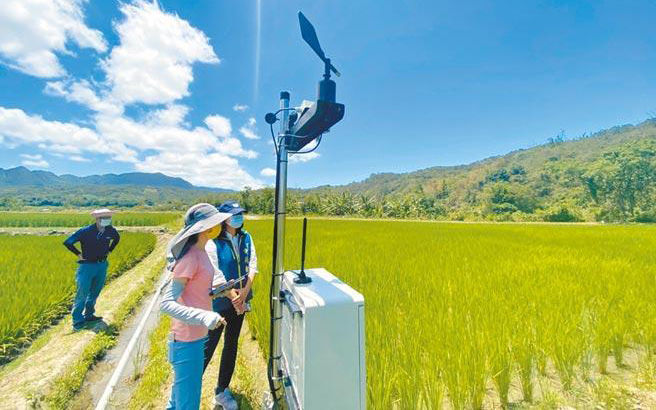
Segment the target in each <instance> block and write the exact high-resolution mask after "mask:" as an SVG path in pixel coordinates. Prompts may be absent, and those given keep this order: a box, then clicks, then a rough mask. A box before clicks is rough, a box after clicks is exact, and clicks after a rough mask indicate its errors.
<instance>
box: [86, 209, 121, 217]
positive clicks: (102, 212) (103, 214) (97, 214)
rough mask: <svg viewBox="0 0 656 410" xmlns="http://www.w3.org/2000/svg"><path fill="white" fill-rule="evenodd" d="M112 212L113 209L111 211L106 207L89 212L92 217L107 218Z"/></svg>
mask: <svg viewBox="0 0 656 410" xmlns="http://www.w3.org/2000/svg"><path fill="white" fill-rule="evenodd" d="M114 213H115V211H112V210H110V209H107V208H103V209H96V210H94V211H93V212H91V216H93V217H94V218H109V217H111V216H112V215H113V214H114Z"/></svg>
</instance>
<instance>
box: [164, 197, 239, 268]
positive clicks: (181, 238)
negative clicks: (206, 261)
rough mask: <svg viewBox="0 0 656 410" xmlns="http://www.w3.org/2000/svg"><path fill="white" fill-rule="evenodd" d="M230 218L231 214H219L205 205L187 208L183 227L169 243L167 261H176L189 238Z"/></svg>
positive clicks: (211, 207)
mask: <svg viewBox="0 0 656 410" xmlns="http://www.w3.org/2000/svg"><path fill="white" fill-rule="evenodd" d="M231 216H232V214H229V213H227V212H219V211H218V210H217V209H216V208H215V207H214V206H212V205H210V204H206V203H201V204H196V205H194V206H192V207H191V208H189V210H188V211H187V213H186V214H185V220H184V222H185V224H184V227H183V228H182V229H181V230H180V231H179V232H178V233H177V234H176V235H175V236H174V237H173V239H171V240H170V241H169V244H168V246H167V249H166V256H167V259H169V261H170V262H172V261H175V260H178V259H179V258H180V256H181V255H180V253H181V252H182V250H183V249H184V246H185V244H186V243H187V239H189V237H190V236H192V235H195V234H198V233H201V232H203V231H206V230H208V229H210V228H212V227H214V226H216V225H219V224H220V223H221V222H223V221H225V220H226V219H228V218H230V217H231ZM171 259H172V260H171Z"/></svg>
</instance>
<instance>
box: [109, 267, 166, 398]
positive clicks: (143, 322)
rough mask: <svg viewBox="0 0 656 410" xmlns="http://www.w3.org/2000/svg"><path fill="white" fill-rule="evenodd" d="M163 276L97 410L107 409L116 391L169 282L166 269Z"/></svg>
mask: <svg viewBox="0 0 656 410" xmlns="http://www.w3.org/2000/svg"><path fill="white" fill-rule="evenodd" d="M162 276H163V278H162V279H160V282H161V284H160V286H158V288H157V290H156V291H155V294H154V295H153V298H152V299H151V301H150V304H149V305H148V308H147V309H146V311H145V312H144V315H143V316H142V317H141V321H140V322H139V325H138V326H137V328H136V329H135V331H134V334H133V335H132V338H131V339H130V342H129V343H128V345H127V347H126V348H125V351H124V352H123V354H122V355H121V359H120V360H119V362H118V365H117V366H116V369H114V373H112V377H111V379H109V383H107V386H105V390H104V391H103V394H102V396H101V397H100V400H99V401H98V404H97V405H96V410H105V409H106V408H107V405H108V404H109V398H110V397H111V395H112V393H113V392H114V387H116V384H117V383H118V380H119V378H120V377H121V374H122V373H123V370H124V369H125V365H126V364H127V363H128V360H129V359H130V354H131V353H132V350H133V349H134V346H136V344H137V340H139V336H141V332H143V329H144V327H145V326H146V322H147V321H148V317H149V316H150V313H151V312H152V311H153V308H154V307H155V303H157V299H158V298H159V294H160V293H162V289H163V288H164V286H165V285H166V284H167V282H168V280H166V279H168V278H167V271H166V270H165V271H164V274H163V275H162Z"/></svg>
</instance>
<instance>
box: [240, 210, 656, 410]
mask: <svg viewBox="0 0 656 410" xmlns="http://www.w3.org/2000/svg"><path fill="white" fill-rule="evenodd" d="M246 229H247V230H249V232H251V233H252V234H253V237H254V240H255V244H256V247H257V251H258V257H259V271H260V273H259V274H258V276H257V278H256V280H255V285H254V290H255V297H254V300H253V312H252V313H251V314H249V315H248V320H249V321H250V324H251V328H252V329H253V330H254V332H255V333H256V336H257V338H258V340H259V341H260V343H261V346H262V349H263V351H264V352H267V349H268V332H269V309H268V308H269V301H268V296H269V279H270V274H271V254H272V249H271V247H272V242H271V237H272V231H273V224H272V221H271V220H270V219H269V220H247V221H246ZM287 233H288V234H287V247H286V257H285V266H286V267H287V268H288V269H295V268H298V267H299V265H300V243H301V238H300V236H301V235H300V234H301V221H300V220H298V219H290V220H288V221H287ZM655 234H656V227H654V226H637V225H635V226H590V225H522V224H451V223H422V222H407V221H404V222H395V221H355V220H323V219H322V220H313V219H311V220H310V221H309V224H308V247H307V261H306V266H308V267H325V268H326V269H328V270H329V271H330V272H332V273H333V274H335V275H336V276H338V277H339V278H340V279H342V280H344V281H345V282H346V283H348V284H349V285H350V286H352V287H353V288H354V289H356V290H358V291H360V292H361V293H362V294H363V295H364V296H365V317H366V318H365V320H366V323H365V332H366V349H367V350H366V360H367V403H368V408H371V409H389V408H399V409H413V408H420V407H428V408H431V407H433V408H435V407H440V404H441V403H443V401H444V402H448V403H449V404H450V406H451V407H452V408H455V409H462V408H472V407H473V408H476V407H480V406H481V405H484V406H487V405H486V403H485V398H486V386H487V385H488V383H490V382H493V383H494V385H495V386H496V390H497V392H496V394H497V395H498V397H499V398H500V400H501V401H502V402H503V403H504V405H510V403H507V402H508V400H509V399H508V389H509V384H510V380H513V378H515V377H519V380H520V381H521V385H522V386H521V387H522V391H523V395H524V400H525V401H531V400H533V398H534V397H533V390H534V387H533V385H534V383H535V382H536V381H537V380H538V377H537V374H538V373H541V374H546V373H547V372H548V370H549V369H555V370H556V372H557V374H558V376H559V378H560V381H561V384H562V386H563V388H564V389H570V388H572V386H573V384H574V383H575V382H578V381H579V380H583V381H585V380H586V377H585V372H586V371H589V368H590V367H591V365H592V363H593V361H594V362H596V365H597V366H603V363H605V361H606V360H607V359H608V357H609V356H611V355H614V356H615V360H616V361H617V362H618V363H619V364H621V361H622V357H623V354H624V353H623V352H624V350H625V349H626V348H627V346H630V345H638V346H645V348H647V349H649V348H651V349H653V348H654V346H656V332H655V330H656V315H654V312H656V281H654V277H656V252H654V251H653V250H654V249H656V235H655ZM545 394H546V396H543V400H546V403H547V404H548V403H551V402H554V400H552V398H549V397H551V396H549V393H545ZM553 394H554V395H556V393H553ZM545 397H546V399H545ZM554 397H556V396H554Z"/></svg>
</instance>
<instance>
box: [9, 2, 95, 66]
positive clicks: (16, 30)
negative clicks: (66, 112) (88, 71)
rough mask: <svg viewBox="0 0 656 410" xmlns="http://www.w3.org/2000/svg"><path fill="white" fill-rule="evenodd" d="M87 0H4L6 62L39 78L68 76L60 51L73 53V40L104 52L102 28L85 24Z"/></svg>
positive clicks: (83, 46)
mask: <svg viewBox="0 0 656 410" xmlns="http://www.w3.org/2000/svg"><path fill="white" fill-rule="evenodd" d="M84 3H86V0H55V1H52V0H51V1H48V0H4V1H3V2H2V13H0V56H1V57H2V62H4V63H5V64H6V65H8V66H10V67H12V68H14V69H16V70H19V71H22V72H24V73H26V74H29V75H33V76H36V77H43V78H52V77H60V76H64V75H66V70H64V68H63V67H62V66H61V64H60V63H59V59H58V58H57V53H59V54H69V55H70V54H73V52H72V51H71V50H70V49H69V48H68V47H67V45H70V44H71V43H75V44H77V45H78V46H79V47H82V48H91V49H94V50H96V51H98V52H104V51H105V50H106V49H107V44H106V43H105V40H104V38H103V35H102V33H101V32H100V31H98V30H94V29H91V28H89V27H87V26H86V24H85V23H84V14H83V12H82V6H83V5H84Z"/></svg>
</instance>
